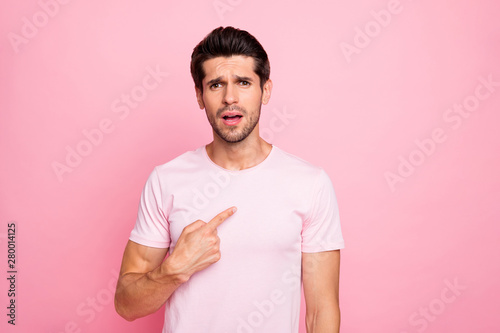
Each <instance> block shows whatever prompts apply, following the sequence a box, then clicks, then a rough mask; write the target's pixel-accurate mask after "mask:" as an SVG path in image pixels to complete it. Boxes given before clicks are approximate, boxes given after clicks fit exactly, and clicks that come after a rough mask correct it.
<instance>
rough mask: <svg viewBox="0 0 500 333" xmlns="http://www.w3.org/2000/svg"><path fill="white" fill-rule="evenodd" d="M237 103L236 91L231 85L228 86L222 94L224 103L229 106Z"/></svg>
mask: <svg viewBox="0 0 500 333" xmlns="http://www.w3.org/2000/svg"><path fill="white" fill-rule="evenodd" d="M237 102H238V90H237V89H236V87H234V86H233V85H232V84H228V85H227V86H226V89H225V92H224V103H225V104H227V105H230V104H234V103H237Z"/></svg>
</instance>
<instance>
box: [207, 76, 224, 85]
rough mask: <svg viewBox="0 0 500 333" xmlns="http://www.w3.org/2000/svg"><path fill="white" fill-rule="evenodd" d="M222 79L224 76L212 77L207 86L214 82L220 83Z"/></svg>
mask: <svg viewBox="0 0 500 333" xmlns="http://www.w3.org/2000/svg"><path fill="white" fill-rule="evenodd" d="M221 81H222V76H219V77H216V78H215V79H212V80H210V81H208V82H207V84H206V85H207V86H211V85H212V84H215V83H219V82H221Z"/></svg>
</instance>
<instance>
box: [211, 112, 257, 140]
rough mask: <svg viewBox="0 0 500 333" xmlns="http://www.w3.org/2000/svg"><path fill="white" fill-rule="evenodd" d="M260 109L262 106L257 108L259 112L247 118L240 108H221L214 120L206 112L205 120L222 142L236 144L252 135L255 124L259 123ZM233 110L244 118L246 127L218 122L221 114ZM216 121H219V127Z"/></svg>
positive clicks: (246, 114) (246, 113)
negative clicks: (206, 119) (240, 127)
mask: <svg viewBox="0 0 500 333" xmlns="http://www.w3.org/2000/svg"><path fill="white" fill-rule="evenodd" d="M261 107H262V105H260V106H259V111H258V112H257V115H256V116H255V115H253V116H248V112H247V111H246V110H245V109H244V108H242V107H239V106H226V107H223V108H220V109H219V110H217V113H216V115H215V119H214V118H213V117H211V116H209V115H208V112H207V118H208V122H209V123H210V125H211V126H212V129H213V130H214V132H215V133H216V134H217V135H218V136H219V137H220V138H221V139H222V140H224V141H225V142H227V143H237V142H241V141H243V140H245V139H246V138H247V137H248V136H249V135H250V133H252V131H253V130H254V128H255V126H257V124H258V123H259V119H260V109H261ZM234 110H236V111H239V112H241V114H242V115H243V117H244V119H243V120H244V121H245V122H246V125H245V126H244V127H243V128H242V129H239V128H238V126H239V125H240V124H238V125H237V126H226V125H224V124H223V123H222V122H221V121H220V120H219V119H220V115H221V114H222V112H224V111H234ZM217 120H219V122H220V125H218V124H217Z"/></svg>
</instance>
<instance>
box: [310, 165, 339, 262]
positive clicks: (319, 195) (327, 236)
mask: <svg viewBox="0 0 500 333" xmlns="http://www.w3.org/2000/svg"><path fill="white" fill-rule="evenodd" d="M309 207H310V211H309V214H308V215H307V218H306V219H305V221H304V224H303V227H302V252H322V251H330V250H338V249H343V248H344V239H343V237H342V230H341V228H340V219H339V210H338V205H337V198H336V196H335V191H334V189H333V185H332V182H331V180H330V177H328V175H327V173H326V172H325V171H324V170H323V169H320V173H319V175H318V177H317V179H316V182H315V184H314V186H313V192H312V195H311V201H310V206H309Z"/></svg>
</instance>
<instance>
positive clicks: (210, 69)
mask: <svg viewBox="0 0 500 333" xmlns="http://www.w3.org/2000/svg"><path fill="white" fill-rule="evenodd" d="M254 63H255V60H254V58H252V57H247V56H242V55H235V56H231V57H216V58H212V59H208V60H206V61H205V62H204V63H203V71H204V73H205V78H204V81H205V80H211V79H213V78H214V77H219V76H221V75H224V74H231V75H238V76H257V74H256V73H255V70H254V69H255V67H254Z"/></svg>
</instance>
